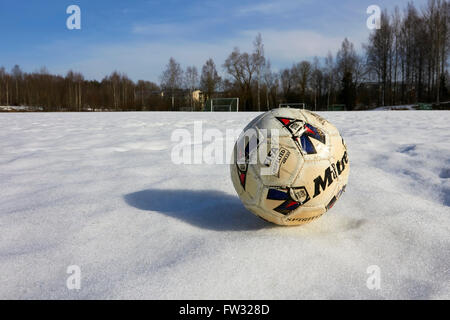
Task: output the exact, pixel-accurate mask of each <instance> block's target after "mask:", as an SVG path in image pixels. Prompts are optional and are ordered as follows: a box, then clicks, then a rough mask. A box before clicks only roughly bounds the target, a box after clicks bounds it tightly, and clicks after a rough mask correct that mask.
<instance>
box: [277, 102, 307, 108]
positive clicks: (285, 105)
mask: <svg viewBox="0 0 450 320" xmlns="http://www.w3.org/2000/svg"><path fill="white" fill-rule="evenodd" d="M278 108H296V109H306V104H305V103H280V104H279V105H278Z"/></svg>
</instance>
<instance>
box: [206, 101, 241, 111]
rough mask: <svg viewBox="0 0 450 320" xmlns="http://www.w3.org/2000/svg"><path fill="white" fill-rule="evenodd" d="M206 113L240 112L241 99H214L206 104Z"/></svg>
mask: <svg viewBox="0 0 450 320" xmlns="http://www.w3.org/2000/svg"><path fill="white" fill-rule="evenodd" d="M204 110H205V111H210V112H232V111H235V112H238V111H239V98H212V99H208V100H207V101H206V103H205V108H204Z"/></svg>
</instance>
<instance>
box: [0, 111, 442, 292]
mask: <svg viewBox="0 0 450 320" xmlns="http://www.w3.org/2000/svg"><path fill="white" fill-rule="evenodd" d="M256 115H257V114H255V113H239V114H236V113H220V114H219V113H214V114H211V113H83V114H79V113H78V114H77V113H48V114H46V113H31V114H0V192H1V195H0V298H2V299H6V298H22V299H35V298H45V299H47V298H50V299H53V298H64V299H66V298H67V299H81V298H88V299H90V298H101V299H103V298H106V299H109V298H148V299H153V298H161V299H177V298H182V299H184V298H188V299H221V298H224V299H228V298H236V299H241V298H244V299H247V298H248V299H253V298H258V299H266V298H267V299H280V298H284V299H310V298H313V299H314V298H375V299H377V298H407V299H416V298H424V299H429V298H431V299H449V298H450V271H449V265H450V236H449V234H450V216H449V215H450V210H449V209H450V208H449V207H450V112H448V111H442V112H440V111H398V112H386V111H379V112H378V111H373V112H334V113H321V115H322V116H324V117H325V118H327V119H329V120H330V121H331V122H332V123H334V124H335V125H336V126H337V127H338V128H339V129H340V131H341V133H342V135H343V137H344V138H345V139H346V142H347V145H348V147H349V159H350V163H351V171H350V179H349V184H348V188H347V192H346V193H345V194H344V195H343V196H342V198H341V199H339V201H338V202H337V203H336V205H335V206H334V207H333V209H331V210H330V211H329V212H328V213H327V214H326V215H324V216H323V217H322V218H320V219H318V220H316V221H314V222H312V223H310V224H308V225H305V226H300V227H278V226H274V225H270V224H268V223H266V222H264V221H262V220H260V219H258V218H257V217H255V216H253V215H252V214H251V213H249V212H247V211H246V210H245V209H244V207H243V206H242V204H241V203H240V200H239V199H238V197H237V196H236V194H235V191H234V189H233V186H232V184H231V181H230V177H229V168H228V165H175V164H173V163H172V162H171V158H170V154H171V148H172V146H173V145H174V144H175V142H171V139H170V137H171V133H172V131H173V130H174V129H177V128H186V129H188V130H190V131H193V123H194V121H195V120H205V123H204V128H218V129H220V130H222V131H223V132H225V129H227V128H243V126H244V125H245V124H247V122H249V121H250V120H251V119H252V118H253V117H255V116H256ZM70 265H78V266H79V267H80V268H81V275H82V278H81V289H80V290H68V289H67V287H66V279H67V277H68V276H69V274H67V273H66V271H67V267H68V266H70ZM373 265H376V266H378V267H379V270H380V276H381V282H380V285H381V288H380V289H379V290H371V289H369V288H368V287H367V285H366V281H367V279H368V278H369V277H370V276H371V274H368V273H367V269H368V267H369V266H373ZM369 270H370V269H369Z"/></svg>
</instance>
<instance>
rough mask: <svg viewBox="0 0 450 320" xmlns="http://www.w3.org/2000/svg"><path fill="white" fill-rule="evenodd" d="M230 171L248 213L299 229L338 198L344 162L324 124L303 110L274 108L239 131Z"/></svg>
mask: <svg viewBox="0 0 450 320" xmlns="http://www.w3.org/2000/svg"><path fill="white" fill-rule="evenodd" d="M230 169H231V170H230V171H231V180H232V181H233V185H234V188H235V189H236V191H237V193H238V195H239V198H240V199H241V201H242V202H243V204H244V206H245V207H246V208H247V209H248V210H250V211H251V212H253V213H254V214H255V215H257V216H259V217H261V218H263V219H264V220H267V221H270V222H273V223H276V224H280V225H300V224H304V223H308V222H310V221H312V220H314V219H317V218H319V217H320V216H322V215H323V214H324V213H325V212H327V211H328V210H329V209H330V208H331V207H332V206H333V205H334V204H335V202H336V200H337V199H338V198H339V197H340V196H341V195H342V193H343V192H344V191H345V187H346V185H347V181H348V174H349V160H348V155H347V146H346V144H345V142H344V139H343V138H342V137H341V135H340V134H339V131H338V130H337V129H336V127H335V126H333V125H332V124H331V123H330V122H328V121H327V120H325V119H324V118H322V117H321V116H319V115H318V114H315V113H313V112H310V111H307V110H300V109H291V108H280V109H274V110H271V111H268V112H266V113H263V114H261V115H260V116H258V117H256V118H255V119H254V120H253V121H251V122H250V123H249V124H248V125H247V127H245V129H244V131H243V133H242V134H241V135H240V137H239V138H238V140H237V142H236V144H235V146H234V150H233V156H232V161H231V165H230Z"/></svg>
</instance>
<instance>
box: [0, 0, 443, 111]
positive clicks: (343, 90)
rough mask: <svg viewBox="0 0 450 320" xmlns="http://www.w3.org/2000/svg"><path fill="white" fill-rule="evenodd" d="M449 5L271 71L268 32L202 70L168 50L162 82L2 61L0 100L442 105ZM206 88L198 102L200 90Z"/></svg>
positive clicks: (110, 107)
mask: <svg viewBox="0 0 450 320" xmlns="http://www.w3.org/2000/svg"><path fill="white" fill-rule="evenodd" d="M449 17H450V5H449V2H447V1H441V0H430V1H429V2H428V4H427V5H426V6H425V7H423V8H417V7H415V5H414V4H413V3H409V4H407V5H406V6H405V7H404V8H398V7H396V8H395V9H394V10H393V12H388V11H387V10H384V11H383V12H382V14H381V21H380V22H381V28H379V29H375V30H373V31H372V32H371V33H370V36H369V37H368V39H367V41H366V42H365V43H364V44H363V46H362V48H361V49H360V50H359V49H357V48H355V45H354V44H353V43H352V42H351V41H349V40H348V39H347V38H345V39H343V41H342V44H341V47H340V49H339V50H338V51H337V52H335V53H332V52H329V53H328V55H327V56H326V57H313V58H311V59H310V60H303V61H298V62H295V63H293V64H292V66H290V67H289V68H284V69H281V70H276V71H275V70H274V68H272V63H271V61H270V57H266V55H265V50H264V42H263V35H261V34H258V35H257V36H256V38H255V40H254V42H253V50H252V51H251V52H243V51H241V50H240V49H239V48H237V47H236V48H234V49H233V50H232V52H231V53H230V54H229V55H228V57H227V59H226V60H225V61H223V62H219V63H216V62H215V61H214V59H213V57H211V58H210V59H208V60H207V61H206V62H205V63H204V65H203V66H202V67H201V68H200V69H198V68H197V66H187V67H186V68H185V69H183V68H182V67H181V65H180V64H179V63H178V62H177V60H176V58H175V57H168V63H167V65H166V66H165V67H164V71H163V72H162V74H161V76H160V79H159V83H154V82H151V81H145V80H139V81H133V80H131V79H130V78H129V77H128V76H127V75H126V74H125V73H121V72H118V71H113V72H112V73H111V74H110V75H108V76H106V77H104V78H103V79H102V80H101V81H98V80H87V79H85V78H84V76H83V74H81V73H79V72H75V71H72V70H70V71H68V72H67V74H66V75H64V76H63V75H54V74H51V73H50V72H49V71H48V70H47V69H46V68H45V67H42V68H41V69H40V70H39V71H36V72H32V73H26V72H23V71H22V70H21V68H20V66H19V65H15V66H14V67H13V68H12V69H11V70H10V71H8V70H5V68H4V67H0V105H3V106H29V107H35V108H38V109H37V110H42V111H164V110H168V111H178V110H182V111H186V110H202V108H203V105H204V103H205V101H207V100H208V99H211V98H219V97H239V98H240V101H241V102H240V110H242V111H263V110H268V109H270V108H274V107H277V106H278V105H279V104H280V103H286V102H291V103H292V102H304V103H306V104H307V105H308V107H309V108H311V109H314V110H327V109H328V108H329V106H332V105H336V104H339V105H344V106H345V108H346V110H361V109H371V108H374V107H379V106H393V105H405V104H415V103H419V102H427V103H433V104H434V105H436V106H440V105H445V104H446V103H447V101H448V100H449V89H450V88H449V72H448V63H447V60H448V57H449V49H450V31H449ZM197 90H200V91H201V92H202V95H201V97H200V98H199V99H196V98H194V96H193V92H194V91H197Z"/></svg>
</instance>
